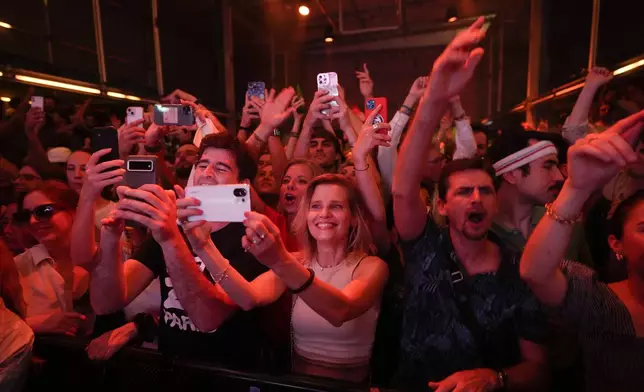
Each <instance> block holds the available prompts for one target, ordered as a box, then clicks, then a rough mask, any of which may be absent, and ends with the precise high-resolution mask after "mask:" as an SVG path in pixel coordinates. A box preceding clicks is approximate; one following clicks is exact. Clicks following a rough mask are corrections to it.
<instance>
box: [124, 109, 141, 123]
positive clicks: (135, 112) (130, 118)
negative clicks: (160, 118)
mask: <svg viewBox="0 0 644 392" xmlns="http://www.w3.org/2000/svg"><path fill="white" fill-rule="evenodd" d="M142 119H143V108H142V107H139V106H130V107H129V108H127V109H125V123H126V124H132V123H133V122H135V121H138V120H142Z"/></svg>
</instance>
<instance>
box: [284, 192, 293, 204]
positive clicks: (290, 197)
mask: <svg viewBox="0 0 644 392" xmlns="http://www.w3.org/2000/svg"><path fill="white" fill-rule="evenodd" d="M284 201H285V202H286V204H293V203H295V195H294V194H292V193H287V194H285V195H284Z"/></svg>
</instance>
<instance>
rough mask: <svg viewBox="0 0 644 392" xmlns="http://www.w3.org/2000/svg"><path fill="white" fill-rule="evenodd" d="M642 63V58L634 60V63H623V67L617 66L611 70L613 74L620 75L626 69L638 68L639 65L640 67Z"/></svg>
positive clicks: (643, 61) (643, 63) (626, 70)
mask: <svg viewBox="0 0 644 392" xmlns="http://www.w3.org/2000/svg"><path fill="white" fill-rule="evenodd" d="M642 65H644V60H640V61H636V62H634V63H631V64H628V65H625V66H623V67H621V68H617V69H616V70H615V72H613V75H621V74H623V73H626V72H628V71H632V70H634V69H635V68H639V67H641V66H642Z"/></svg>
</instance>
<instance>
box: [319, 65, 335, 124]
mask: <svg viewBox="0 0 644 392" xmlns="http://www.w3.org/2000/svg"><path fill="white" fill-rule="evenodd" d="M319 90H326V91H328V92H329V95H331V96H333V97H337V96H338V74H336V73H335V72H326V73H320V74H318V91H319ZM330 104H331V106H338V103H337V102H335V101H331V102H330ZM328 113H329V111H328V110H322V114H328Z"/></svg>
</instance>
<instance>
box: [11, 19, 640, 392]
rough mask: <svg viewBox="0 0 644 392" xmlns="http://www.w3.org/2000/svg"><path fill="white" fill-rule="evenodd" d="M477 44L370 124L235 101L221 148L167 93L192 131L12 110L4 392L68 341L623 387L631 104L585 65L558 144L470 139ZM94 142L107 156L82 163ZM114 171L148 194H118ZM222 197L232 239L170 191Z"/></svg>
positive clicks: (220, 128) (90, 346)
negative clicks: (139, 169)
mask: <svg viewBox="0 0 644 392" xmlns="http://www.w3.org/2000/svg"><path fill="white" fill-rule="evenodd" d="M482 27H483V19H480V20H478V21H476V22H475V23H474V24H473V25H472V26H470V27H469V28H468V29H466V30H464V31H463V32H461V33H459V34H458V35H457V36H456V38H455V39H454V40H453V41H452V42H451V43H450V44H449V45H448V46H447V47H446V48H445V50H444V52H443V53H442V54H441V55H440V56H439V57H438V59H437V60H436V61H435V63H434V64H433V67H432V69H431V72H430V74H429V75H428V76H422V77H419V78H418V79H416V80H415V81H413V83H412V84H411V87H410V89H409V93H408V95H407V96H406V98H405V99H404V102H403V103H402V104H401V105H400V108H399V109H398V110H397V111H396V113H395V115H394V116H393V117H392V118H391V121H389V122H388V123H384V122H377V121H374V120H375V118H376V116H377V115H378V113H379V111H380V110H383V108H382V107H376V108H375V110H374V111H372V112H370V113H368V114H367V115H365V113H363V112H361V111H360V110H356V109H351V108H350V107H349V105H348V103H347V102H346V101H345V97H344V93H343V90H342V88H339V94H338V95H337V96H335V95H334V94H331V93H330V92H329V91H325V90H319V91H317V92H316V93H315V95H314V97H313V99H312V101H311V102H310V103H309V104H308V109H306V103H305V102H304V98H303V97H300V96H298V95H297V94H296V93H295V90H294V89H293V88H286V89H284V90H282V91H280V92H276V91H274V90H271V91H267V92H266V94H265V96H264V99H261V98H259V97H256V96H250V95H248V96H247V97H246V102H245V105H244V108H243V112H242V117H241V123H240V124H239V126H238V127H234V128H235V129H236V131H235V133H234V134H233V133H231V132H230V130H229V129H227V128H226V127H224V125H222V123H221V122H220V121H219V120H218V119H217V117H216V116H215V115H214V114H213V113H211V112H209V111H208V110H207V109H206V108H205V107H204V106H202V105H201V104H199V103H198V101H197V99H196V98H195V97H192V96H190V95H189V94H186V93H184V92H182V91H175V92H174V93H173V94H171V95H170V96H168V97H166V98H164V100H163V102H170V103H180V104H182V105H185V106H188V107H190V108H191V110H192V111H193V112H194V113H195V116H196V118H197V121H196V125H195V126H194V127H166V126H160V125H158V124H155V123H154V122H153V121H152V119H151V117H150V116H149V115H146V117H145V118H144V119H143V120H139V121H135V122H129V123H128V122H123V117H122V116H123V115H124V114H125V113H124V111H123V113H109V112H105V111H92V104H91V102H89V101H86V102H85V103H84V104H82V105H77V106H76V107H75V108H72V107H64V109H65V110H63V109H61V107H62V106H61V104H60V103H59V102H57V101H56V100H55V99H53V98H46V99H45V105H44V107H43V108H42V109H41V108H37V107H30V105H29V102H28V101H29V97H30V96H31V95H32V93H31V92H30V93H29V94H28V95H27V97H25V99H23V100H22V102H20V103H18V104H17V105H15V107H14V108H12V110H11V113H9V115H8V116H7V117H6V118H5V119H4V121H3V122H2V123H0V139H2V143H1V145H0V152H1V154H2V155H1V158H0V159H1V167H0V180H1V181H2V182H1V183H0V188H1V189H2V191H1V194H2V196H1V199H2V200H1V205H2V210H1V215H2V226H1V228H2V241H0V257H1V263H0V294H1V298H0V314H1V316H0V325H1V328H0V336H1V338H0V389H2V390H3V391H14V390H15V391H18V390H21V388H22V387H23V386H24V385H25V381H26V378H27V376H28V374H29V371H30V364H31V361H32V360H33V358H32V352H33V351H34V341H35V336H38V335H64V336H68V337H76V338H77V339H83V340H84V341H86V342H88V343H87V356H88V358H89V359H90V360H93V361H107V360H109V359H110V358H111V357H112V356H113V355H115V354H116V353H117V352H118V351H119V350H120V349H122V348H123V347H125V346H127V345H132V346H143V347H148V348H150V349H153V350H159V351H160V352H161V353H162V354H163V355H166V356H168V357H179V358H189V359H197V360H201V361H207V362H212V363H214V364H216V365H218V366H222V367H226V368H233V369H244V370H249V371H260V372H269V373H272V372H274V373H288V372H293V373H297V374H305V375H309V376H317V377H327V378H333V379H339V380H346V381H348V382H356V383H361V384H362V385H370V386H373V387H380V388H394V389H396V390H400V391H425V390H434V391H440V392H445V391H494V390H509V391H523V390H564V389H565V390H586V391H637V390H640V388H641V385H643V384H644V371H643V370H644V240H643V238H644V236H643V233H644V181H643V180H642V179H643V178H644V177H643V176H644V143H643V142H642V140H643V137H642V128H643V127H644V111H643V110H642V109H644V100H638V98H639V96H634V98H633V99H632V100H629V101H628V102H627V104H624V102H623V100H621V103H620V101H619V100H618V99H616V98H615V97H610V96H608V94H604V95H603V96H601V97H600V104H599V105H594V102H595V101H596V100H597V99H596V98H597V92H598V91H599V90H600V87H601V86H604V85H606V84H607V83H609V82H610V80H611V77H612V75H611V74H610V72H608V71H606V70H604V69H601V68H596V69H592V70H590V71H589V75H588V78H587V81H586V84H585V87H584V89H583V90H582V92H581V93H580V95H579V98H578V100H577V103H576V104H575V107H574V109H573V110H572V112H571V114H570V116H569V117H568V118H567V120H566V123H565V124H564V126H563V130H562V131H561V132H559V133H555V132H544V131H538V130H525V129H523V128H521V127H517V128H516V129H515V128H512V127H504V128H503V129H498V130H494V131H493V132H492V131H491V130H490V129H488V128H486V127H485V126H483V125H480V124H473V123H471V121H470V119H469V117H468V116H467V114H466V112H465V110H464V109H463V107H462V105H461V103H460V99H459V95H460V94H461V92H462V91H463V88H464V87H465V85H466V84H467V83H468V81H469V80H470V79H471V78H472V75H473V73H474V71H475V69H476V68H477V65H478V64H479V62H480V60H481V59H482V57H483V55H484V51H483V49H482V48H481V47H480V46H479V44H480V43H481V41H482V40H483V39H484V38H485V30H484V29H483V28H482ZM356 75H357V79H358V80H357V82H358V84H359V86H360V92H361V93H362V95H363V96H364V98H365V99H370V98H373V97H374V81H373V80H372V79H371V77H370V75H369V72H368V69H367V67H366V66H365V67H364V69H363V70H361V71H358V72H357V73H356ZM635 95H637V94H635ZM610 105H613V106H610ZM606 106H608V107H606ZM593 108H599V111H600V115H599V116H598V117H596V118H593V119H592V120H590V121H589V114H590V113H591V112H593V110H594V109H593ZM104 125H112V126H114V127H115V128H118V136H119V154H120V157H119V159H112V160H107V161H106V160H104V158H105V157H106V156H108V154H109V153H110V152H111V151H110V150H109V149H101V150H98V151H94V150H92V148H91V146H90V142H89V140H90V139H91V132H92V128H94V127H97V126H104ZM229 128H233V127H229ZM287 131H288V132H287ZM131 155H149V156H155V157H156V159H157V161H156V162H157V172H158V181H157V183H148V184H144V185H142V186H140V187H138V188H130V187H128V186H127V185H125V182H124V178H125V176H126V167H125V160H126V159H127V158H128V156H131ZM231 184H247V185H249V186H250V190H251V195H250V196H251V200H252V201H251V206H252V211H249V212H247V213H246V214H245V220H244V221H243V222H210V221H207V220H206V219H203V216H202V214H203V213H204V211H203V210H202V209H201V208H200V207H201V202H200V201H199V199H197V198H194V197H190V196H188V195H187V192H186V189H187V188H190V187H199V186H208V185H210V186H212V185H231ZM36 344H37V343H36ZM36 348H37V347H36Z"/></svg>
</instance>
